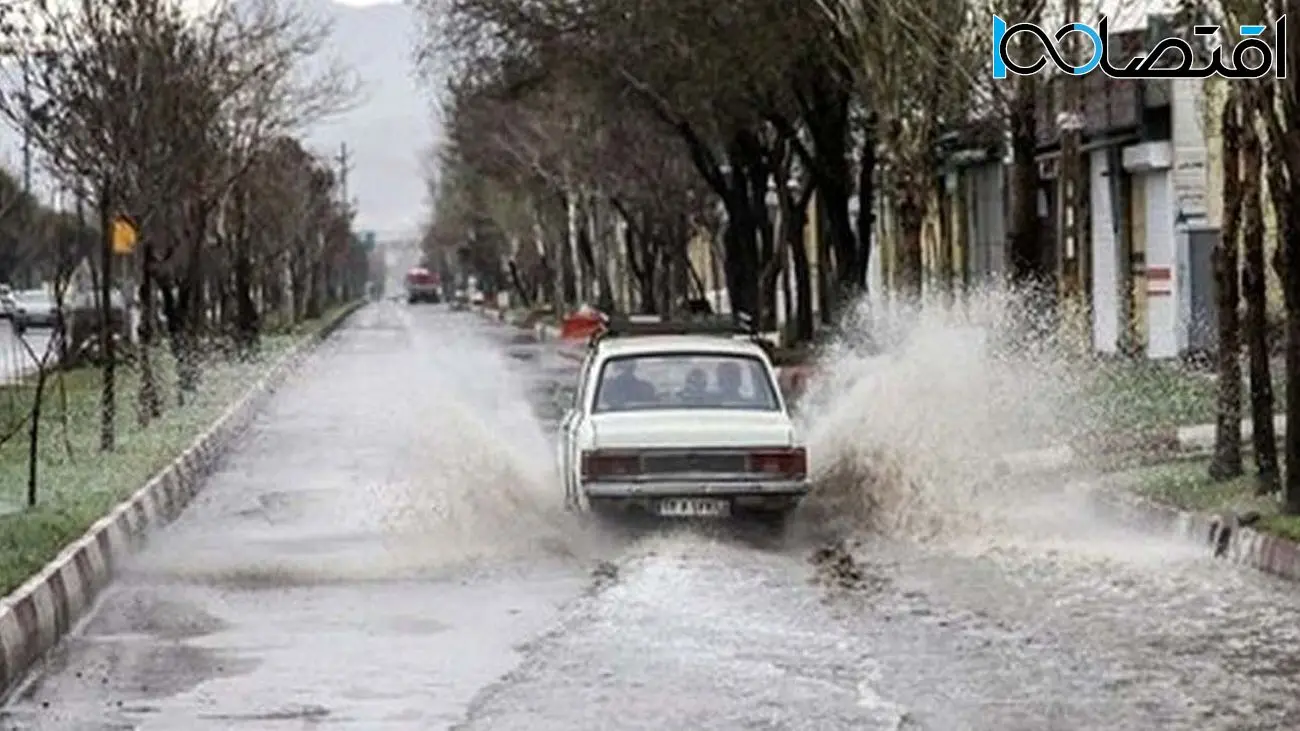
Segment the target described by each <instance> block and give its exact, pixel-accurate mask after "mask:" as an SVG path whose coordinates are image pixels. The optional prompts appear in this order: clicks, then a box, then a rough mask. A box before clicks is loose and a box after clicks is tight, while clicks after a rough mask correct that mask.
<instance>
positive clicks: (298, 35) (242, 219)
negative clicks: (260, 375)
mask: <svg viewBox="0 0 1300 731" xmlns="http://www.w3.org/2000/svg"><path fill="white" fill-rule="evenodd" d="M3 12H4V14H5V15H4V17H3V18H0V21H3V22H0V29H2V31H3V35H4V40H5V43H6V47H7V48H8V49H9V52H8V53H9V61H10V62H9V63H7V64H6V67H7V70H8V75H9V77H10V78H9V80H8V82H9V83H8V84H7V86H8V88H9V89H10V90H11V91H10V93H9V94H7V95H6V96H5V97H4V98H3V100H2V101H0V113H2V114H3V115H4V116H5V117H7V118H8V120H9V121H10V122H11V123H12V124H13V125H14V126H15V127H16V128H18V129H23V130H26V131H27V133H28V134H29V135H30V139H31V141H32V143H33V145H34V148H35V149H36V150H37V152H38V153H39V158H40V163H41V164H42V165H43V167H44V168H45V169H46V170H48V171H49V172H50V174H51V175H52V176H53V177H54V178H55V180H56V181H57V183H58V185H59V186H60V187H61V188H63V189H64V190H66V191H67V192H68V195H69V197H70V198H71V199H74V200H76V201H77V202H78V207H79V208H80V209H83V210H85V211H86V212H87V215H86V219H87V221H88V224H87V228H88V229H89V230H90V231H91V234H90V235H91V236H92V237H93V238H92V240H91V241H90V242H89V243H88V244H87V245H86V246H84V247H79V248H76V249H70V250H63V251H60V252H37V253H36V254H34V255H29V258H30V256H35V257H36V258H37V260H39V261H40V262H43V264H42V266H43V268H41V269H40V270H39V271H40V274H41V276H42V277H43V278H45V279H46V280H59V281H55V289H56V291H59V290H60V289H62V285H61V284H60V282H66V281H67V280H68V279H70V278H73V276H74V273H77V272H89V273H90V275H91V279H92V280H93V282H92V283H93V288H94V290H95V293H94V300H93V301H94V302H95V304H96V306H95V307H94V308H93V309H94V311H95V313H96V314H95V315H94V321H93V322H92V323H90V325H89V327H88V328H76V327H75V326H76V325H78V323H76V322H71V323H70V325H72V326H74V327H73V329H80V331H81V332H83V333H84V332H86V330H90V331H91V332H94V333H96V334H97V336H98V337H97V338H95V340H97V342H87V343H85V350H86V354H87V355H89V356H90V357H93V358H95V359H96V360H97V361H98V362H99V363H100V364H101V367H102V369H103V376H104V378H103V384H104V414H103V418H104V421H103V426H104V429H103V434H102V445H101V446H102V447H103V448H104V449H111V448H112V447H113V443H114V435H113V423H114V416H113V414H114V409H115V405H116V395H115V393H114V387H115V377H114V368H115V364H116V363H117V361H118V358H119V353H118V351H119V350H120V349H121V348H123V347H129V348H130V354H131V356H132V357H133V358H134V360H135V361H136V363H137V365H138V367H139V370H140V372H141V386H140V392H139V407H140V408H139V414H140V418H141V420H142V422H144V423H147V422H148V421H149V420H151V419H153V418H155V417H157V416H158V415H160V414H161V413H162V410H163V409H164V407H165V404H164V403H163V400H162V399H161V398H160V396H159V394H160V393H161V390H160V388H159V384H158V382H157V378H158V375H157V374H158V373H160V372H162V369H159V368H157V367H156V363H155V360H156V359H157V358H159V357H162V356H164V355H166V356H168V357H170V358H171V359H173V360H174V362H175V363H176V366H177V367H176V372H177V374H178V376H177V381H178V383H177V384H176V385H177V389H176V391H177V393H179V394H180V399H181V401H182V402H183V401H184V399H185V398H186V396H187V395H188V394H192V393H193V392H194V390H195V388H196V387H197V386H198V384H199V380H200V376H201V372H202V365H203V363H204V362H206V361H205V359H206V358H207V357H208V356H210V355H212V354H213V353H214V352H216V351H218V350H219V351H220V352H225V353H229V352H237V353H239V354H250V353H252V352H254V351H255V350H256V348H257V347H258V344H259V334H260V333H262V332H263V330H264V327H265V326H266V324H267V323H268V322H271V323H272V324H277V325H283V324H289V323H293V322H297V321H299V320H302V319H304V318H312V317H315V316H317V315H319V314H321V313H322V312H323V311H324V309H325V308H326V307H328V306H331V305H332V304H335V303H338V302H342V301H346V300H348V299H351V298H355V297H357V296H359V295H360V294H361V292H362V291H363V288H364V286H365V278H366V276H367V273H366V256H365V254H364V252H361V251H360V250H359V248H358V246H357V245H356V241H355V237H354V236H353V233H352V229H351V221H352V216H353V211H352V210H350V208H349V206H348V205H347V204H346V202H344V201H342V200H341V199H340V196H339V193H338V186H337V181H336V180H335V175H334V174H333V172H332V169H331V168H330V166H329V165H328V163H327V162H326V161H322V160H318V159H316V158H315V157H314V156H313V155H312V154H310V153H309V152H308V151H307V150H306V149H305V148H304V146H303V144H302V142H301V141H300V140H301V135H302V134H303V132H304V130H305V128H306V127H307V126H308V125H311V124H313V123H315V122H317V121H319V120H321V119H322V118H324V117H326V116H329V115H331V114H334V113H336V112H339V111H342V110H343V109H345V108H346V107H347V106H348V105H349V104H350V103H351V102H352V100H353V99H354V98H355V94H356V91H357V90H356V88H355V85H354V82H353V81H352V79H351V77H350V76H349V75H348V74H347V73H345V72H344V71H343V70H341V69H339V68H337V67H334V66H329V65H326V64H323V63H322V62H321V53H322V48H323V43H324V42H325V40H326V39H327V38H328V33H329V32H330V28H328V27H326V26H324V25H322V24H320V23H316V22H314V21H313V20H311V19H310V18H309V17H307V16H305V15H303V14H301V13H300V12H298V11H296V10H294V9H291V8H288V7H284V6H281V5H279V4H278V3H277V2H276V0H256V1H254V2H238V3H236V2H226V1H222V2H218V3H216V4H215V5H210V6H209V7H208V9H206V10H203V11H199V12H195V11H193V10H192V9H190V8H189V6H188V4H186V3H182V2H180V1H179V0H72V2H61V3H25V4H22V5H14V4H10V5H7V6H6V8H5V10H4V11H3ZM119 218H122V219H125V220H129V221H131V222H132V223H133V225H134V227H135V229H136V231H137V234H138V236H137V240H136V243H135V246H134V247H133V249H132V250H131V251H130V252H129V253H124V252H115V251H114V250H113V247H112V231H113V228H114V221H116V220H118V219H119ZM7 255H10V254H7ZM0 259H3V257H0ZM6 261H7V260H6ZM0 263H6V262H5V261H0ZM9 271H10V272H13V271H15V269H14V268H10V269H9ZM114 301H118V302H131V303H134V306H135V307H137V308H138V313H139V317H138V322H139V326H138V331H137V332H136V333H134V334H133V335H135V337H128V338H121V337H120V336H121V335H123V334H126V333H124V325H125V322H126V318H124V317H121V314H122V313H121V312H119V310H120V309H122V308H123V305H120V304H118V305H115V304H113V303H114ZM106 315H111V316H106ZM115 331H117V332H116V333H115ZM123 343H126V344H125V345H124V344H123ZM78 350H80V349H78ZM71 355H72V356H73V357H74V358H75V356H76V355H77V353H76V352H74V353H72V354H71Z"/></svg>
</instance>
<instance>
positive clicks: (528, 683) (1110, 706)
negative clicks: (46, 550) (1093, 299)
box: [0, 303, 1300, 731]
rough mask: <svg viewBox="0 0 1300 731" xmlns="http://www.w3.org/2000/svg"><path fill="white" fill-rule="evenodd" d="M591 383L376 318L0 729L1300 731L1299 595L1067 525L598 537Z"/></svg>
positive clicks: (545, 354) (309, 378)
mask: <svg viewBox="0 0 1300 731" xmlns="http://www.w3.org/2000/svg"><path fill="white" fill-rule="evenodd" d="M573 367H574V366H573V364H571V363H569V362H568V361H565V360H563V359H561V358H558V357H556V356H555V355H554V354H553V353H550V352H549V351H547V350H546V349H545V348H544V347H542V346H538V345H535V344H528V343H522V342H518V341H517V340H516V338H515V336H514V334H513V333H511V332H510V331H508V330H506V329H505V328H500V327H495V326H490V325H483V324H482V323H480V322H479V321H478V320H475V319H474V318H473V316H470V315H461V314H451V313H447V312H445V311H443V310H442V309H441V308H421V307H414V308H408V307H406V306H404V305H398V304H393V303H381V304H378V305H374V306H371V307H369V308H367V309H366V310H363V311H362V312H361V313H360V314H359V315H358V316H356V318H355V319H354V320H353V321H352V322H351V324H350V325H349V326H348V327H346V328H344V329H343V330H341V331H340V332H339V333H338V334H337V335H336V336H335V338H334V339H333V340H331V341H330V342H329V343H328V344H327V345H326V346H325V347H324V348H323V350H322V351H321V352H320V354H319V356H318V357H317V358H315V360H314V361H313V363H312V364H311V366H310V367H309V368H308V369H307V370H306V371H304V373H303V374H302V375H301V376H300V377H299V378H298V379H297V380H296V381H295V382H294V383H293V384H292V385H290V386H287V387H286V388H284V389H283V390H282V391H281V392H280V393H279V394H278V395H277V396H276V399H275V401H274V403H273V404H272V406H271V407H270V408H269V409H268V411H267V412H266V413H265V414H264V415H263V416H262V417H261V418H260V419H259V421H258V423H257V424H256V425H255V427H254V428H253V430H252V431H251V432H250V433H249V434H248V435H247V437H245V439H244V440H243V441H242V443H241V445H240V447H239V449H238V450H237V452H236V453H235V454H234V455H233V456H232V457H231V458H230V460H229V461H228V463H227V464H226V465H225V467H224V469H223V470H222V471H221V472H220V473H219V474H217V475H215V476H214V477H213V478H212V481H211V482H210V484H209V486H208V487H207V489H206V490H205V491H204V492H203V493H202V494H201V496H200V497H199V499H198V500H197V501H196V503H195V504H194V505H192V506H191V507H190V508H189V510H188V511H187V512H186V514H185V515H184V516H183V517H182V519H181V520H180V521H178V522H177V523H176V524H175V525H173V526H172V527H171V528H170V529H168V530H167V531H165V532H164V533H162V534H160V535H159V536H157V538H156V539H155V540H154V541H153V542H152V544H151V545H150V547H149V548H148V549H147V550H146V551H145V552H144V553H142V554H141V556H140V557H139V560H138V561H137V562H136V564H135V565H134V566H133V567H132V569H131V570H130V571H129V573H128V574H127V575H126V576H124V577H123V579H122V580H121V581H120V582H119V583H118V585H117V586H116V587H115V589H114V590H113V591H112V592H111V593H110V594H109V595H108V596H107V597H106V599H105V600H104V602H103V604H102V606H101V608H100V610H99V612H98V613H97V614H96V616H95V617H94V618H93V619H92V620H91V621H90V622H89V623H88V624H87V625H86V627H85V628H84V629H83V631H82V632H81V633H79V634H78V636H76V637H74V638H73V639H72V640H70V641H69V642H68V643H67V645H66V647H65V648H64V649H63V650H62V651H61V652H59V653H57V654H56V656H55V657H54V658H53V661H52V664H51V667H50V668H49V670H48V672H47V673H45V675H44V676H42V677H41V678H39V679H37V680H36V682H34V683H33V684H32V685H31V686H30V687H29V688H28V689H26V691H25V693H23V694H22V695H21V696H20V697H19V698H18V699H17V700H15V702H14V703H13V704H12V705H11V707H10V708H9V709H7V711H6V713H5V714H4V715H3V716H0V719H2V720H0V728H15V729H87V730H89V729H124V728H141V729H207V728H212V729H218V728H220V729H225V728H235V729H239V728H248V729H268V730H271V731H274V730H275V729H289V728H294V729H299V728H305V727H315V726H321V727H330V728H350V729H351V728H355V729H390V728H391V729H433V728H449V727H451V728H461V729H505V730H510V729H520V730H521V731H522V730H527V731H546V730H548V729H556V730H559V729H607V728H617V729H656V730H657V729H665V728H683V729H754V730H757V729H855V730H856V729H868V730H869V729H933V730H935V731H958V730H961V729H990V730H992V729H1000V730H1005V729H1023V730H1024V731H1045V730H1048V729H1069V730H1074V729H1097V730H1098V731H1101V730H1103V729H1105V730H1107V731H1110V730H1118V729H1126V730H1128V729H1131V730H1133V731H1147V730H1149V729H1157V728H1159V729H1187V730H1189V731H1190V730H1192V729H1196V730H1197V731H1201V730H1202V729H1223V730H1225V731H1226V730H1227V729H1289V728H1300V695H1298V694H1297V693H1296V692H1295V688H1296V687H1300V686H1298V683H1300V664H1298V661H1300V649H1297V648H1298V647H1300V591H1297V590H1296V589H1295V588H1294V587H1292V586H1290V585H1287V584H1282V583H1279V582H1275V581H1273V580H1271V579H1267V578H1265V577H1262V576H1259V575H1256V574H1253V573H1250V572H1246V571H1243V570H1240V569H1236V568H1234V567H1231V566H1227V565H1224V564H1221V563H1215V562H1213V561H1211V560H1209V559H1208V558H1206V557H1204V556H1203V555H1202V553H1201V552H1200V551H1198V550H1194V549H1192V548H1190V547H1185V546H1182V545H1178V544H1174V543H1170V542H1166V541H1164V540H1159V539H1155V538H1151V537H1147V536H1141V535H1136V534H1132V533H1129V532H1127V531H1125V530H1122V529H1120V528H1110V529H1108V530H1106V531H1099V530H1097V529H1096V528H1095V527H1094V526H1093V525H1092V524H1091V523H1089V528H1088V531H1087V532H1086V534H1084V533H1080V534H1079V535H1072V534H1071V529H1070V526H1071V525H1076V524H1077V521H1074V522H1072V521H1071V519H1070V518H1069V516H1070V515H1071V514H1070V513H1069V511H1070V510H1072V509H1073V508H1074V503H1073V502H1071V501H1069V500H1065V499H1062V500H1061V501H1060V502H1059V503H1057V504H1056V508H1055V509H1056V510H1057V512H1058V513H1060V515H1061V516H1064V517H1061V518H1058V519H1057V521H1056V522H1055V523H1054V522H1052V520H1051V519H1049V518H1039V517H1035V518H1034V520H1033V521H1032V522H1033V526H1034V529H1033V530H1025V531H1022V532H1021V533H1019V534H1015V531H1012V533H1011V534H1005V533H991V534H988V535H984V536H982V537H980V538H979V540H960V541H959V540H956V539H953V540H941V539H936V540H935V541H933V542H932V543H931V544H929V545H926V546H917V545H911V544H905V543H902V542H899V541H894V540H886V539H883V538H876V539H864V540H865V542H863V543H860V544H857V545H855V546H854V547H853V548H852V555H853V557H854V558H855V559H856V560H853V561H851V560H849V559H848V558H847V557H843V556H842V557H840V558H841V560H842V563H841V564H839V565H838V567H837V568H829V569H828V568H825V567H820V568H819V566H816V565H814V564H813V563H811V562H810V561H809V556H810V554H812V553H813V549H814V548H815V545H814V543H813V542H811V541H805V540H802V539H800V538H799V536H797V535H796V536H795V537H793V538H792V539H791V540H790V541H788V542H787V543H784V544H778V545H772V544H770V543H764V542H760V541H754V540H750V539H749V538H747V537H745V536H743V535H740V534H736V533H734V532H710V533H709V534H705V533H703V532H700V531H694V530H685V529H670V530H661V531H653V532H641V533H637V534H635V535H633V534H631V533H628V532H615V531H612V530H602V529H598V528H596V527H592V526H590V525H587V524H585V523H581V522H578V521H575V520H573V519H572V518H570V517H569V516H566V515H565V514H564V513H563V512H562V511H560V509H559V499H558V497H559V493H558V490H557V489H556V486H555V478H554V475H553V466H552V462H553V460H552V453H551V442H550V441H549V437H548V434H547V431H548V430H549V429H551V428H553V425H554V422H555V421H556V420H557V419H558V418H559V415H560V412H561V411H562V410H563V408H564V406H565V399H566V397H567V392H566V391H565V389H566V388H567V383H568V382H569V381H571V379H572V377H573V373H572V368H573ZM1013 534H1014V535H1013ZM593 570H594V573H593Z"/></svg>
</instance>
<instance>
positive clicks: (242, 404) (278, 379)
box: [0, 301, 365, 702]
mask: <svg viewBox="0 0 1300 731" xmlns="http://www.w3.org/2000/svg"><path fill="white" fill-rule="evenodd" d="M364 305H365V302H363V301H359V302H355V303H353V304H351V305H349V306H347V307H346V308H345V309H344V310H342V311H340V312H339V313H338V314H337V315H335V316H334V317H333V318H332V319H331V320H330V321H328V322H326V323H325V324H324V325H322V327H321V328H320V330H318V331H317V332H316V333H314V334H313V335H311V336H309V337H307V338H306V339H305V340H304V341H302V342H300V343H298V344H297V345H295V346H293V348H292V349H291V350H290V351H289V352H288V353H286V354H285V355H284V356H282V357H281V358H280V360H279V362H277V363H276V364H275V365H274V366H272V368H271V370H270V371H269V372H267V374H266V375H265V376H263V377H262V378H261V379H259V380H258V381H257V382H256V383H255V384H253V386H252V387H250V388H249V389H248V390H247V391H246V392H245V393H244V395H243V396H241V397H240V398H239V400H238V401H236V402H235V403H234V404H233V405H232V406H230V407H229V408H228V409H226V411H225V412H224V413H223V414H222V415H221V417H220V418H219V419H217V421H216V422H215V423H213V424H212V425H211V426H210V427H208V429H207V430H206V431H204V432H203V434H201V435H200V436H199V437H198V438H197V439H195V440H194V441H193V442H192V443H191V444H190V446H189V447H188V448H187V449H186V450H185V451H184V452H182V453H181V454H180V456H178V457H177V458H176V459H175V460H173V461H172V462H171V464H169V465H168V466H167V467H165V468H163V470H162V471H161V472H159V473H158V474H156V475H154V476H153V477H152V478H151V479H150V480H149V481H148V482H146V483H145V484H144V486H143V487H141V488H139V489H138V490H136V492H135V493H134V494H133V495H132V496H131V497H129V498H127V499H126V500H124V501H123V502H121V503H118V505H117V506H116V507H114V508H113V509H112V510H111V511H109V513H108V514H107V515H105V516H104V517H103V518H100V519H99V520H97V521H96V522H95V523H94V524H93V525H91V526H90V528H89V530H87V531H86V532H85V533H84V534H83V535H82V536H81V537H80V538H78V539H76V540H75V541H73V542H72V543H71V544H69V545H67V546H66V547H64V549H63V550H62V551H61V552H60V553H59V554H58V555H57V556H56V557H55V558H54V559H53V560H51V561H50V562H49V563H48V564H46V565H45V567H44V568H43V569H41V570H40V571H39V572H37V573H36V575H34V576H32V577H31V578H30V579H28V580H27V581H26V582H25V583H23V584H22V585H21V586H19V587H18V588H17V589H15V590H14V591H13V592H12V593H10V594H9V595H8V596H6V597H4V598H2V599H0V702H3V701H4V700H6V699H7V698H8V697H9V696H10V694H12V693H13V692H14V690H15V689H16V688H17V687H18V686H19V684H20V682H21V681H22V680H23V679H24V678H26V677H28V675H29V674H30V673H31V671H32V670H34V669H37V668H38V667H39V665H40V664H41V663H42V661H43V658H44V657H45V654H46V653H47V652H49V651H50V650H51V649H52V648H54V647H55V645H57V644H58V643H59V641H60V640H62V639H63V637H64V636H66V635H67V634H68V632H70V631H71V630H72V629H73V628H74V627H76V626H77V624H78V622H79V621H80V620H81V619H82V618H83V617H84V616H86V615H87V613H88V612H89V610H90V609H91V608H92V607H93V606H94V604H95V600H96V598H97V597H98V595H99V594H100V592H102V591H103V590H104V588H105V587H107V586H108V584H109V583H110V582H111V581H112V579H113V576H114V574H115V572H116V570H117V568H118V567H119V566H120V565H121V563H122V562H123V561H124V560H125V559H126V558H127V557H128V556H129V554H130V553H131V552H132V551H134V550H135V549H137V548H138V547H139V546H140V545H141V544H142V543H143V542H144V541H145V539H146V536H147V534H148V532H149V530H150V529H151V528H153V527H155V526H158V525H164V524H166V523H167V522H169V521H171V520H173V519H175V518H176V517H177V516H178V515H179V514H180V512H181V511H182V510H183V509H184V508H185V506H186V504H188V503H189V501H190V499H191V498H192V497H194V495H195V494H196V493H197V492H198V490H199V489H200V488H201V486H202V482H203V479H204V478H205V477H206V476H207V475H208V474H209V473H210V472H211V470H212V469H213V468H214V467H215V465H216V463H217V460H218V459H220V458H221V456H222V455H223V454H224V453H225V451H226V450H227V449H228V448H229V447H230V445H231V444H232V443H233V441H234V439H235V438H236V437H238V436H239V434H240V433H242V432H243V430H244V428H245V427H246V426H248V424H249V423H250V422H251V421H252V419H253V417H254V416H256V414H257V412H258V411H259V410H260V409H261V408H262V406H264V405H265V404H266V402H267V401H268V400H269V399H270V397H271V396H272V395H273V394H274V393H275V391H276V389H277V388H278V387H279V386H280V385H282V384H283V383H284V382H285V381H286V380H287V379H288V377H289V376H290V375H292V374H293V373H294V372H295V371H296V370H297V369H298V367H299V366H301V365H302V363H303V362H304V361H305V360H306V358H307V357H308V356H309V355H310V354H311V353H312V351H313V350H315V348H316V346H317V345H319V344H320V343H321V342H322V341H324V340H325V339H326V338H327V337H329V335H330V334H331V333H333V332H334V331H335V330H337V329H338V327H339V326H340V325H342V324H343V322H344V321H346V320H347V319H348V317H350V316H351V315H352V314H353V313H355V312H356V311H357V310H359V309H361V307H362V306H364Z"/></svg>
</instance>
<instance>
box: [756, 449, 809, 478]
mask: <svg viewBox="0 0 1300 731" xmlns="http://www.w3.org/2000/svg"><path fill="white" fill-rule="evenodd" d="M749 469H750V471H751V472H761V473H763V474H766V475H780V476H781V477H792V478H802V477H804V476H806V475H807V474H808V455H807V453H806V452H805V451H804V449H803V448H802V447H794V448H792V449H764V450H759V451H756V452H750V454H749Z"/></svg>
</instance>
